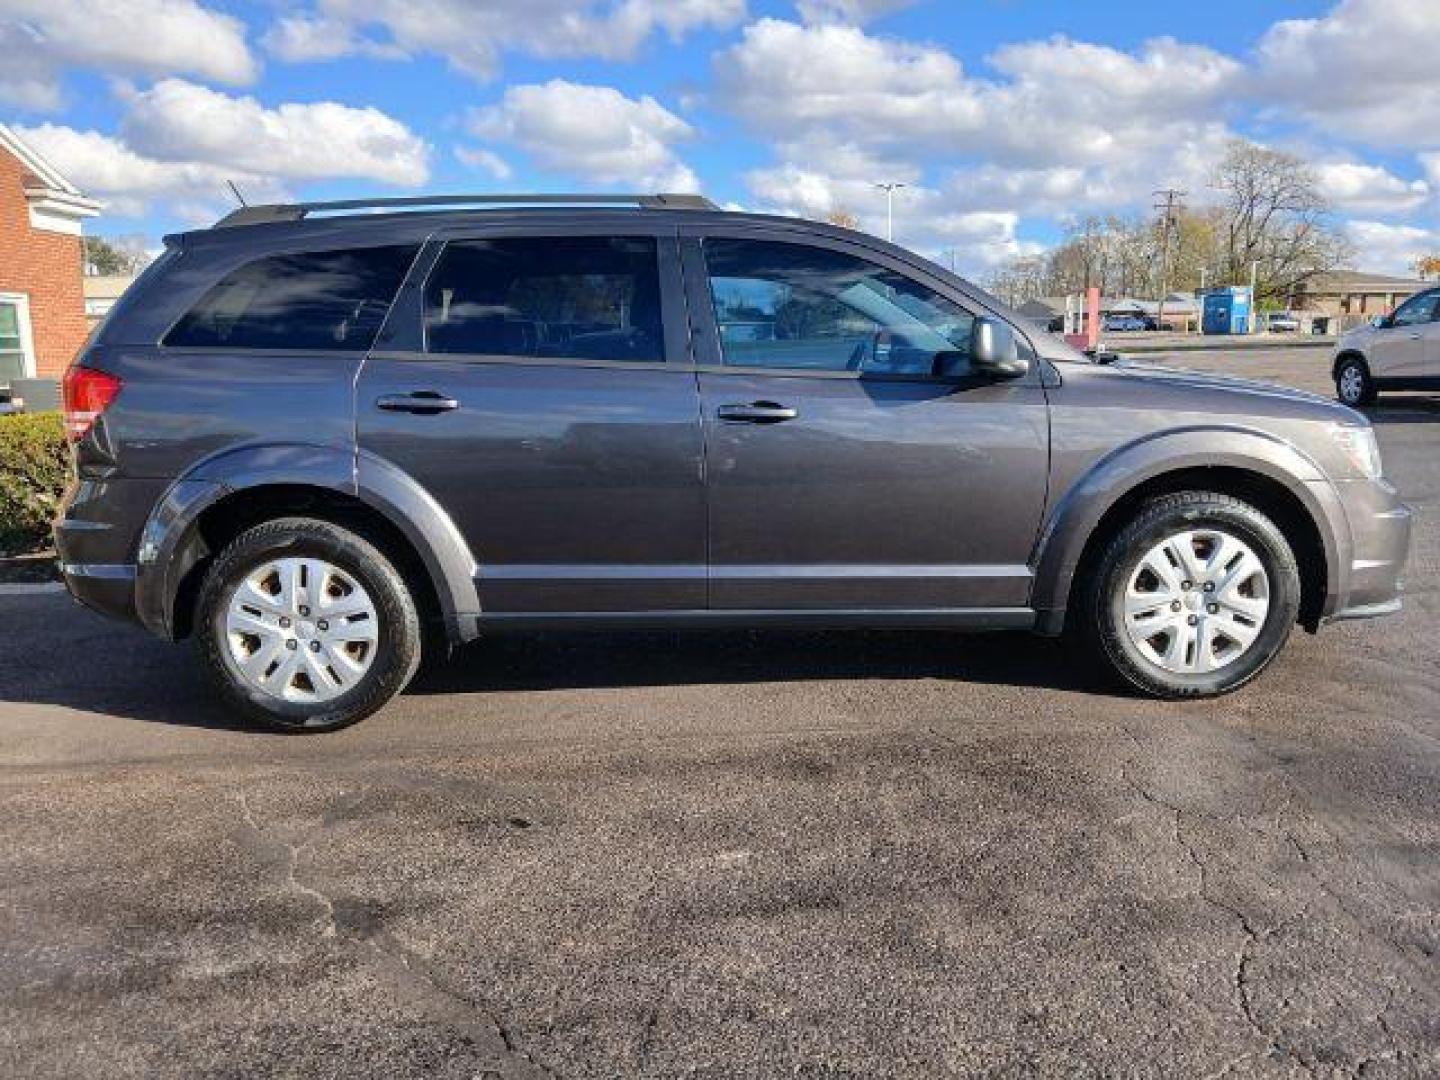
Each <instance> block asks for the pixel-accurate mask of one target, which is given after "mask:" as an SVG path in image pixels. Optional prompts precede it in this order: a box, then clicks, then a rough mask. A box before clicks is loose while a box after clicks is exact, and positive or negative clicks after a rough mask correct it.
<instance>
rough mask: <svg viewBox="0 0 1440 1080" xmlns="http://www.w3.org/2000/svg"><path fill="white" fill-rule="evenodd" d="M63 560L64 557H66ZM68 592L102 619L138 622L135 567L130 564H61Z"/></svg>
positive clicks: (62, 575)
mask: <svg viewBox="0 0 1440 1080" xmlns="http://www.w3.org/2000/svg"><path fill="white" fill-rule="evenodd" d="M62 558H63V556H62ZM60 576H61V577H62V578H64V580H65V588H67V589H69V590H70V595H71V596H73V597H74V598H75V599H76V600H78V601H80V603H82V604H84V605H85V606H86V607H88V608H90V609H91V610H93V611H98V612H100V614H102V615H110V616H112V617H114V618H117V619H126V620H128V621H130V622H135V621H136V618H135V567H134V565H132V564H130V563H67V562H62V563H61V564H60Z"/></svg>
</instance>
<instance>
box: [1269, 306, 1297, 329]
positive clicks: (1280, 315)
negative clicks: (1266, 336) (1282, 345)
mask: <svg viewBox="0 0 1440 1080" xmlns="http://www.w3.org/2000/svg"><path fill="white" fill-rule="evenodd" d="M1265 327H1266V329H1267V330H1269V331H1270V333H1272V334H1298V333H1299V332H1300V319H1299V317H1298V316H1296V315H1294V314H1292V313H1290V312H1288V311H1277V312H1275V313H1274V314H1272V315H1271V316H1270V317H1269V318H1268V319H1266V320H1265Z"/></svg>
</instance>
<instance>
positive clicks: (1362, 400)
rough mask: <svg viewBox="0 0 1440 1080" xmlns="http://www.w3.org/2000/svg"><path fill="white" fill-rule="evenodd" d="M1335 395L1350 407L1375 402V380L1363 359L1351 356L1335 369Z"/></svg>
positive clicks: (1355, 407) (1353, 407) (1356, 407)
mask: <svg viewBox="0 0 1440 1080" xmlns="http://www.w3.org/2000/svg"><path fill="white" fill-rule="evenodd" d="M1335 396H1336V397H1338V398H1339V399H1340V400H1341V401H1342V402H1343V403H1345V404H1346V405H1349V406H1350V407H1351V408H1352V409H1358V408H1359V407H1360V406H1361V405H1373V404H1374V403H1375V398H1376V397H1377V396H1378V395H1377V393H1376V390H1375V380H1374V379H1373V378H1372V377H1371V375H1370V368H1369V367H1367V366H1366V364H1365V361H1364V360H1361V359H1359V358H1358V357H1354V356H1352V357H1349V358H1347V359H1346V360H1344V361H1342V362H1341V364H1340V366H1339V367H1338V368H1336V369H1335Z"/></svg>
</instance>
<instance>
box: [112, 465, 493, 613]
mask: <svg viewBox="0 0 1440 1080" xmlns="http://www.w3.org/2000/svg"><path fill="white" fill-rule="evenodd" d="M279 485H285V486H294V487H308V488H314V489H317V490H322V491H331V492H335V493H337V494H341V495H346V496H349V497H351V498H354V499H356V500H358V501H359V502H361V503H363V504H364V505H365V506H367V507H369V508H370V509H371V510H373V511H375V512H376V513H378V514H380V515H381V516H382V517H383V518H384V519H385V520H386V521H387V522H389V523H390V524H391V525H392V526H393V527H394V528H395V529H397V530H398V531H399V532H400V534H401V535H402V536H404V537H405V539H406V540H407V541H408V542H409V544H410V545H411V547H412V548H414V550H415V552H416V554H417V555H418V556H419V558H420V561H421V563H422V564H423V565H424V567H425V570H426V572H427V574H428V575H429V578H430V583H431V585H432V586H433V588H434V590H435V595H436V597H437V598H438V599H439V602H440V609H441V615H442V616H443V618H444V621H445V623H446V626H447V629H448V630H449V631H450V633H451V635H452V636H453V637H454V638H456V639H458V640H468V639H470V638H471V637H473V636H474V634H475V617H476V615H477V614H478V613H479V611H480V600H479V594H478V592H477V589H476V584H475V578H476V569H477V567H476V562H475V558H474V556H473V555H472V553H471V551H470V548H469V545H468V544H466V542H465V538H464V537H463V536H462V535H461V533H460V530H459V529H458V528H457V527H456V525H455V522H454V521H453V520H452V519H451V517H450V515H449V514H447V513H446V512H445V510H444V509H443V508H442V507H441V506H440V504H439V503H438V502H436V501H435V499H434V497H433V496H432V495H431V494H430V493H429V492H428V491H426V490H425V489H424V488H423V487H421V485H420V484H419V483H418V482H416V480H415V479H414V478H413V477H411V476H409V475H408V474H407V473H405V472H403V471H402V470H400V469H398V468H396V467H395V466H394V465H392V464H391V463H389V462H387V461H384V460H383V459H381V458H377V457H374V456H373V455H368V454H361V455H358V456H357V455H356V454H355V453H354V451H352V450H350V449H348V448H343V447H335V446H312V445H305V444H280V445H275V444H269V445H263V446H245V447H238V448H236V449H233V450H227V451H224V452H223V453H220V454H217V455H215V456H213V457H210V458H206V459H205V460H203V461H201V462H199V463H198V464H196V465H195V466H194V467H192V468H191V469H190V470H189V471H188V472H187V473H186V474H185V475H183V476H182V477H180V478H179V479H178V480H176V481H175V482H174V483H172V484H171V485H170V488H169V489H168V490H167V491H166V493H165V495H164V497H163V498H162V499H161V500H160V502H159V503H158V504H157V505H156V507H155V509H154V510H153V511H152V512H151V514H150V517H149V519H148V520H147V521H146V523H145V527H144V530H143V531H142V532H141V537H140V547H139V552H138V555H137V559H136V564H137V565H136V580H135V606H136V610H137V612H138V614H139V616H140V620H141V622H142V623H144V624H145V626H146V627H147V628H148V629H150V630H151V631H152V632H153V633H156V634H159V635H160V636H162V637H166V638H171V639H173V638H174V637H175V636H176V620H175V610H174V608H175V601H176V597H177V596H178V594H179V590H180V585H181V582H182V581H183V580H184V577H185V575H186V573H187V572H188V571H189V569H190V568H191V567H192V566H193V565H194V562H195V560H196V557H197V553H198V551H199V544H198V532H197V523H198V522H199V519H200V517H201V515H202V514H204V512H205V511H206V510H208V509H209V508H210V507H212V506H214V505H215V504H216V503H218V502H220V501H221V500H222V499H225V498H228V497H230V496H232V495H235V494H236V493H238V492H242V491H247V490H253V489H257V488H263V487H273V486H279Z"/></svg>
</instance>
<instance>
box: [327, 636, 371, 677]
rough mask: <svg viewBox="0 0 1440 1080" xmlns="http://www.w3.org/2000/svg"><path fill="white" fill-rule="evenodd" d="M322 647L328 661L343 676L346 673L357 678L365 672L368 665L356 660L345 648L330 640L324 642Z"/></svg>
mask: <svg viewBox="0 0 1440 1080" xmlns="http://www.w3.org/2000/svg"><path fill="white" fill-rule="evenodd" d="M322 648H323V655H324V656H325V659H326V661H327V662H328V663H329V665H330V666H331V667H333V668H334V669H335V672H336V674H337V675H340V676H341V677H342V678H343V677H344V675H345V674H346V673H348V674H349V675H351V676H354V677H357V678H358V677H359V676H360V675H363V674H364V673H365V668H366V667H367V665H366V664H364V663H363V662H361V661H359V660H356V659H355V658H354V657H353V656H351V655H350V654H349V653H348V652H346V651H345V650H344V649H343V648H341V647H339V646H337V645H334V644H332V643H330V642H325V643H323V645H322Z"/></svg>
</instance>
